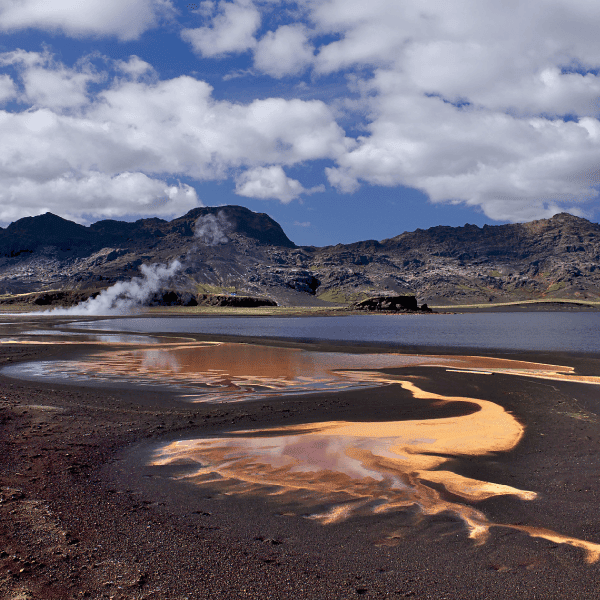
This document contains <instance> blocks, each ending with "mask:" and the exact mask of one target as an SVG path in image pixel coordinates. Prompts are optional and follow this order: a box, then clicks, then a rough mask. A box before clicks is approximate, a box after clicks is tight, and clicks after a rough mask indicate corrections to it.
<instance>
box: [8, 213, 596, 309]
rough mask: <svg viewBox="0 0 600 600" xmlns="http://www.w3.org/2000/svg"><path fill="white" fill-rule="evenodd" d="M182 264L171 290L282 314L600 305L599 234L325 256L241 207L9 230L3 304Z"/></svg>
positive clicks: (520, 227)
mask: <svg viewBox="0 0 600 600" xmlns="http://www.w3.org/2000/svg"><path fill="white" fill-rule="evenodd" d="M174 259H178V260H179V261H180V262H182V265H183V266H182V268H181V270H180V271H179V272H178V274H177V276H176V277H175V279H174V281H172V282H170V285H171V287H174V288H176V289H179V290H190V291H194V292H196V293H198V292H200V293H202V292H205V293H206V292H209V293H211V292H212V293H223V292H225V293H227V292H238V293H247V294H254V295H260V296H268V297H271V298H273V299H275V300H277V301H278V302H280V303H284V304H319V303H322V301H337V302H349V301H353V300H359V299H362V298H364V297H366V296H369V295H375V294H381V293H399V294H402V293H414V294H416V296H417V298H418V300H419V302H427V303H429V304H433V305H436V304H438V305H439V304H460V303H465V302H494V301H496V302H500V301H513V300H524V299H534V298H551V297H561V298H577V299H586V298H587V299H600V268H599V265H600V225H598V224H596V223H591V222H589V221H587V220H585V219H582V218H579V217H574V216H572V215H569V214H566V213H562V214H559V215H556V216H554V217H552V218H551V219H543V220H539V221H532V222H529V223H522V224H514V225H499V226H484V227H483V228H480V227H477V226H475V225H465V226H464V227H433V228H430V229H427V230H420V229H417V230H416V231H414V232H405V233H402V234H400V235H398V236H396V237H393V238H390V239H387V240H381V241H375V240H367V241H361V242H356V243H353V244H338V245H336V246H326V247H320V248H317V247H298V246H296V245H295V244H294V243H293V242H292V241H291V240H290V239H289V238H288V237H287V236H286V235H285V233H284V231H283V229H282V228H281V227H280V226H279V224H278V223H276V222H275V221H274V220H273V219H271V218H270V217H269V216H267V215H266V214H262V213H254V212H252V211H250V210H248V209H246V208H243V207H239V206H225V207H218V208H197V209H194V210H192V211H190V212H189V213H187V214H186V215H184V216H182V217H180V218H177V219H174V220H172V221H165V220H162V219H141V220H139V221H136V222H134V223H126V222H120V221H112V220H105V221H99V222H97V223H94V224H92V225H91V226H89V227H85V226H82V225H78V224H76V223H72V222H71V221H68V220H66V219H62V218H61V217H58V216H56V215H53V214H51V213H46V214H45V215H41V216H37V217H27V218H24V219H20V220H19V221H16V222H14V223H12V224H11V225H9V226H8V227H7V228H5V229H2V228H0V292H1V293H3V294H6V293H11V294H15V293H23V292H29V291H41V290H49V289H77V290H91V289H100V288H105V287H108V286H110V285H111V284H113V283H115V282H116V281H119V280H123V279H128V278H131V277H134V276H136V275H138V274H139V269H140V266H141V265H142V264H152V263H161V264H168V263H170V262H171V261H172V260H174Z"/></svg>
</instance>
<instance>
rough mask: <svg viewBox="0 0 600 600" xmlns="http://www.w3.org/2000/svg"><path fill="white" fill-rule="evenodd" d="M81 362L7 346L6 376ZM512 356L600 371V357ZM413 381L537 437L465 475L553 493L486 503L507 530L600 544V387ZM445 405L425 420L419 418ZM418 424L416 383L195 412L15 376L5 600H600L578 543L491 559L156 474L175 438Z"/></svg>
mask: <svg viewBox="0 0 600 600" xmlns="http://www.w3.org/2000/svg"><path fill="white" fill-rule="evenodd" d="M261 343H265V341H264V340H262V342H261ZM87 348H89V349H93V347H92V346H88V347H87ZM312 348H313V349H318V348H317V347H316V346H313V347H312ZM102 349H103V350H105V349H106V348H105V347H104V348H102ZM363 350H365V349H363ZM65 351H68V352H71V351H73V348H72V347H68V346H61V345H56V346H42V347H39V346H23V345H21V346H19V345H8V344H6V345H2V346H0V365H5V364H10V363H14V362H16V361H22V360H33V359H38V358H44V359H47V358H52V357H58V356H64V354H65ZM429 352H431V350H429ZM461 353H464V352H461ZM479 354H482V353H481V352H479ZM503 356H504V357H506V358H511V357H514V358H521V359H527V360H538V361H540V362H551V363H555V364H566V365H572V366H575V367H577V372H579V373H583V374H598V373H599V372H600V368H599V367H600V359H598V358H593V357H574V356H558V355H552V356H550V355H540V354H538V355H532V354H531V353H529V354H519V355H518V356H517V355H515V356H509V355H507V354H505V355H503ZM402 373H403V374H407V375H408V374H411V375H420V376H423V377H425V378H426V379H423V380H421V381H420V382H419V384H418V385H419V386H420V387H422V388H423V389H426V390H428V391H431V392H434V393H438V394H445V395H453V394H459V395H465V396H471V397H476V398H483V399H486V400H491V401H493V402H496V403H498V404H501V405H502V406H504V407H506V408H507V409H508V410H510V411H512V412H513V413H514V414H515V415H516V416H517V417H518V418H519V419H520V420H521V421H522V422H523V423H525V424H526V427H527V429H526V435H525V437H524V439H523V440H522V442H521V443H520V444H519V446H518V447H517V448H516V449H515V450H514V451H512V452H509V453H504V454H498V455H488V456H484V457H474V458H472V459H466V460H465V459H461V460H456V461H454V462H453V464H452V466H451V469H452V470H454V471H456V472H460V473H462V474H465V475H469V476H472V477H475V478H478V479H483V480H486V481H492V482H498V483H503V484H507V485H511V486H514V487H517V488H519V489H523V490H533V491H536V492H538V493H539V497H538V499H536V500H534V501H531V502H522V501H519V500H517V499H515V498H512V497H501V498H497V499H494V500H489V501H485V502H481V503H478V504H477V505H476V506H477V508H478V509H480V510H482V511H483V512H484V513H485V514H486V515H487V516H488V517H489V518H490V520H492V521H494V522H496V523H513V524H521V525H532V526H542V527H546V528H548V529H552V530H554V531H557V532H559V533H561V534H565V535H571V536H573V537H578V538H582V539H585V540H587V541H593V542H600V521H599V519H598V507H599V503H600V479H599V477H598V475H599V474H600V430H599V427H598V418H599V417H598V414H599V413H600V389H599V388H598V387H597V386H592V385H583V384H572V383H557V382H550V381H541V380H534V379H526V378H516V377H508V376H503V375H494V376H481V375H474V374H466V373H448V372H446V371H445V370H443V369H439V368H411V369H403V370H402ZM418 404H419V405H421V404H423V403H418ZM430 408H431V407H428V406H427V405H425V408H424V409H423V408H419V414H418V417H419V418H423V417H424V416H425V415H424V412H423V411H424V410H425V411H426V410H429V409H430ZM459 409H460V410H462V408H459V407H457V406H454V407H453V406H449V407H447V409H446V410H450V411H452V410H459ZM415 410H417V403H415V401H414V400H413V399H412V398H411V397H410V394H409V393H407V392H404V391H403V390H401V389H400V388H399V386H387V387H382V388H379V389H378V390H367V391H365V390H362V391H353V392H344V393H333V394H322V395H312V396H304V397H297V398H291V397H287V398H284V399H279V400H269V401H265V400H260V401H256V402H247V403H238V404H235V405H224V404H223V405H189V404H184V403H182V402H180V401H178V400H176V399H175V398H174V397H172V396H170V395H169V394H167V393H158V392H148V391H139V390H138V391H136V390H131V389H129V390H115V389H106V388H105V389H93V388H84V387H77V386H71V385H69V386H66V385H59V384H41V383H37V382H26V381H18V380H14V379H9V378H6V377H2V376H0V597H1V598H3V599H11V600H28V599H32V600H33V599H35V600H37V599H44V600H46V599H47V600H51V599H61V600H62V599H67V598H115V599H117V598H122V599H130V598H131V599H142V598H147V599H164V600H180V599H181V600H182V599H184V598H188V599H190V600H192V599H200V598H211V599H215V598H216V599H220V598H223V599H228V598H232V599H233V598H236V599H237V598H282V599H283V598H294V599H295V600H296V599H300V598H309V599H312V598H314V599H329V598H336V599H338V598H339V599H343V598H354V597H358V596H362V597H366V598H370V597H373V598H404V597H411V598H421V599H436V600H437V599H440V600H441V599H453V600H454V599H456V600H458V599H461V600H462V599H464V598H482V599H484V598H485V599H488V598H494V599H495V598H540V599H541V598H557V599H558V598H561V599H563V598H575V599H578V598H582V599H583V598H586V599H587V598H589V599H592V598H598V597H599V596H600V593H599V592H598V590H599V589H600V563H595V564H592V565H588V564H586V563H585V562H584V554H583V552H582V551H581V550H580V549H577V548H573V547H571V546H568V545H565V544H555V543H551V542H549V541H547V540H543V539H539V538H530V537H528V536H527V535H525V534H523V533H520V532H518V531H514V530H510V529H503V528H493V529H492V532H491V537H490V539H489V541H488V542H487V543H486V544H483V545H476V544H475V543H474V542H473V541H472V540H470V539H469V538H468V537H467V534H466V530H465V527H464V525H463V523H462V522H461V521H459V520H458V519H457V518H455V517H453V516H450V515H439V516H436V517H427V518H420V517H419V515H418V514H417V513H416V511H408V512H406V513H395V514H392V515H387V516H372V517H368V518H367V517H361V518H354V519H352V520H350V521H347V522H344V523H340V524H336V525H329V526H321V525H319V524H318V523H316V522H313V521H311V520H308V519H305V518H302V517H291V516H284V515H282V514H281V511H278V507H277V505H276V504H273V503H272V502H271V503H268V502H266V501H264V500H262V499H260V498H256V499H254V500H251V499H245V500H244V499H240V498H232V497H224V498H221V497H218V496H212V495H211V494H210V492H208V491H206V490H200V489H194V488H192V487H191V486H189V485H188V484H184V483H173V482H171V481H169V479H168V474H169V473H168V472H164V470H163V471H161V469H160V468H158V467H144V466H143V462H144V461H145V460H147V458H148V452H149V450H151V449H152V447H153V444H156V443H158V442H159V441H162V440H168V439H173V438H177V437H194V436H196V435H199V434H203V433H208V434H211V433H217V432H220V431H223V430H227V429H247V428H251V427H257V426H278V425H281V424H284V425H290V424H294V423H305V422H306V423H310V422H314V421H322V420H364V419H365V418H367V419H368V420H376V419H394V420H399V419H402V418H415V414H416V413H415ZM431 410H437V411H439V409H431ZM365 415H367V417H365ZM435 416H442V414H440V413H439V412H436V413H435ZM278 512H279V515H278V514H277V513H278ZM390 530H394V531H397V532H398V534H397V538H398V539H397V542H398V543H397V545H395V546H389V545H386V544H382V543H381V541H382V540H383V538H384V537H385V535H386V534H388V533H389V531H390Z"/></svg>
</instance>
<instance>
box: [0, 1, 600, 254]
mask: <svg viewBox="0 0 600 600" xmlns="http://www.w3.org/2000/svg"><path fill="white" fill-rule="evenodd" d="M599 26H600V5H597V4H596V3H590V2H588V1H587V0H585V1H584V0H571V1H569V2H567V1H565V0H536V1H535V2H534V1H523V0H521V1H520V2H512V1H510V2H504V3H498V2H497V1H492V0H426V1H424V0H404V1H403V2H398V1H397V0H371V1H370V2H369V3H365V2H364V0H360V1H359V0H318V1H317V0H301V1H299V2H284V1H277V0H214V1H204V2H196V3H188V2H174V1H171V0H87V1H86V2H85V3H82V2H79V1H75V0H44V1H43V0H0V224H2V225H6V224H8V223H10V222H11V221H14V220H16V219H18V218H21V217H24V216H30V215H35V214H41V213H44V212H46V211H51V212H54V213H56V214H59V215H61V216H63V217H65V218H69V219H73V220H76V221H78V222H81V223H86V224H87V223H89V222H93V221H96V220H99V219H103V218H115V219H126V220H132V219H136V218H142V217H150V216H160V217H162V218H166V219H169V218H173V217H176V216H180V215H182V214H184V213H185V212H187V211H188V210H190V209H191V208H194V207H196V206H202V205H205V206H216V205H220V204H240V205H243V206H247V207H248V208H250V209H251V210H254V211H257V212H266V213H268V214H270V215H271V216H272V217H273V218H275V219H276V220H277V221H278V222H279V223H280V224H281V225H282V226H283V227H284V229H285V231H286V233H287V234H288V235H289V237H290V238H291V239H292V240H294V241H295V242H296V243H298V244H312V245H326V244H336V243H340V242H341V243H347V242H352V241H357V240H361V239H383V238H387V237H392V236H394V235H397V234H399V233H401V232H403V231H410V230H414V229H416V228H418V227H420V228H427V227H431V226H434V225H463V224H465V223H475V224H477V225H483V224H484V223H489V224H499V223H507V222H520V221H527V220H532V219H538V218H546V217H550V216H552V215H553V214H555V213H557V212H560V211H567V212H571V213H573V214H578V215H581V216H585V217H587V218H590V219H592V220H594V221H597V215H598V185H599V164H600V160H599V159H600V122H599V121H598V116H599V105H598V98H599V96H600V78H599V77H598V72H599V68H600V44H598V42H597V31H598V28H599Z"/></svg>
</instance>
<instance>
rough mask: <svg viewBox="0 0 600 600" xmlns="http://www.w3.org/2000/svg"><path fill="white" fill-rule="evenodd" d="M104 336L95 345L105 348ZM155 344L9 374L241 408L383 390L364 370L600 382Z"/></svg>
mask: <svg viewBox="0 0 600 600" xmlns="http://www.w3.org/2000/svg"><path fill="white" fill-rule="evenodd" d="M84 337H85V336H84ZM102 337H104V336H97V337H96V338H95V340H96V341H97V342H100V341H101V340H100V338H102ZM79 339H80V341H81V338H79ZM118 339H119V340H120V345H124V346H140V345H141V344H136V343H135V342H136V341H137V337H136V336H131V339H130V338H129V337H128V336H126V335H125V336H122V337H119V338H118ZM85 341H87V340H85ZM154 342H155V343H154V344H152V345H148V347H144V346H145V345H144V346H142V347H136V348H131V347H128V348H125V349H123V348H121V349H119V350H110V351H106V352H101V353H95V354H90V355H87V356H83V357H82V358H81V359H80V360H68V361H38V362H35V363H34V362H32V363H24V364H21V365H15V366H11V367H7V368H5V369H4V370H3V372H4V373H5V374H7V375H10V376H13V377H25V378H30V379H31V378H33V379H38V378H42V379H43V378H50V379H52V380H63V381H64V382H65V383H69V382H77V383H81V382H84V383H85V382H89V381H95V382H99V381H102V382H104V383H107V384H110V385H114V386H117V387H124V386H140V385H141V386H154V387H160V388H169V389H171V390H173V391H177V392H179V393H180V394H181V395H182V396H183V397H185V398H186V399H187V400H188V401H191V402H238V401H244V400H248V399H258V398H264V397H268V396H274V395H281V394H292V393H293V394H300V393H311V392H316V391H335V390H346V389H351V388H354V389H356V388H361V387H373V386H378V385H381V381H380V379H379V376H380V373H379V372H375V373H374V374H373V373H369V372H367V371H365V369H386V368H400V367H410V366H413V367H415V366H430V367H446V368H447V369H448V370H450V371H463V372H470V373H479V374H482V375H483V374H485V375H489V374H492V373H503V374H508V375H514V376H525V377H536V378H540V379H551V380H568V381H578V382H582V383H591V384H598V383H600V378H598V377H595V376H580V375H576V374H574V372H573V369H572V368H571V367H565V366H561V365H547V364H541V363H533V362H526V361H515V360H507V359H499V358H491V357H478V356H436V355H409V354H392V353H389V354H347V353H336V352H309V351H305V350H299V349H292V348H277V347H273V346H263V345H252V344H239V343H222V342H188V343H181V340H177V339H171V340H169V339H167V338H160V339H158V338H157V339H155V340H154ZM74 343H75V342H74ZM105 343H107V344H110V343H111V341H108V340H107V341H105ZM112 343H116V341H115V340H112ZM356 369H361V370H360V371H357V370H356Z"/></svg>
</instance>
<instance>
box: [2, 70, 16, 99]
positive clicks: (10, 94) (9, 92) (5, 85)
mask: <svg viewBox="0 0 600 600" xmlns="http://www.w3.org/2000/svg"><path fill="white" fill-rule="evenodd" d="M16 95H17V88H16V86H15V82H14V81H13V80H12V79H11V77H9V76H8V75H0V104H4V103H5V102H6V101H7V100H12V99H13V98H15V97H16Z"/></svg>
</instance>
